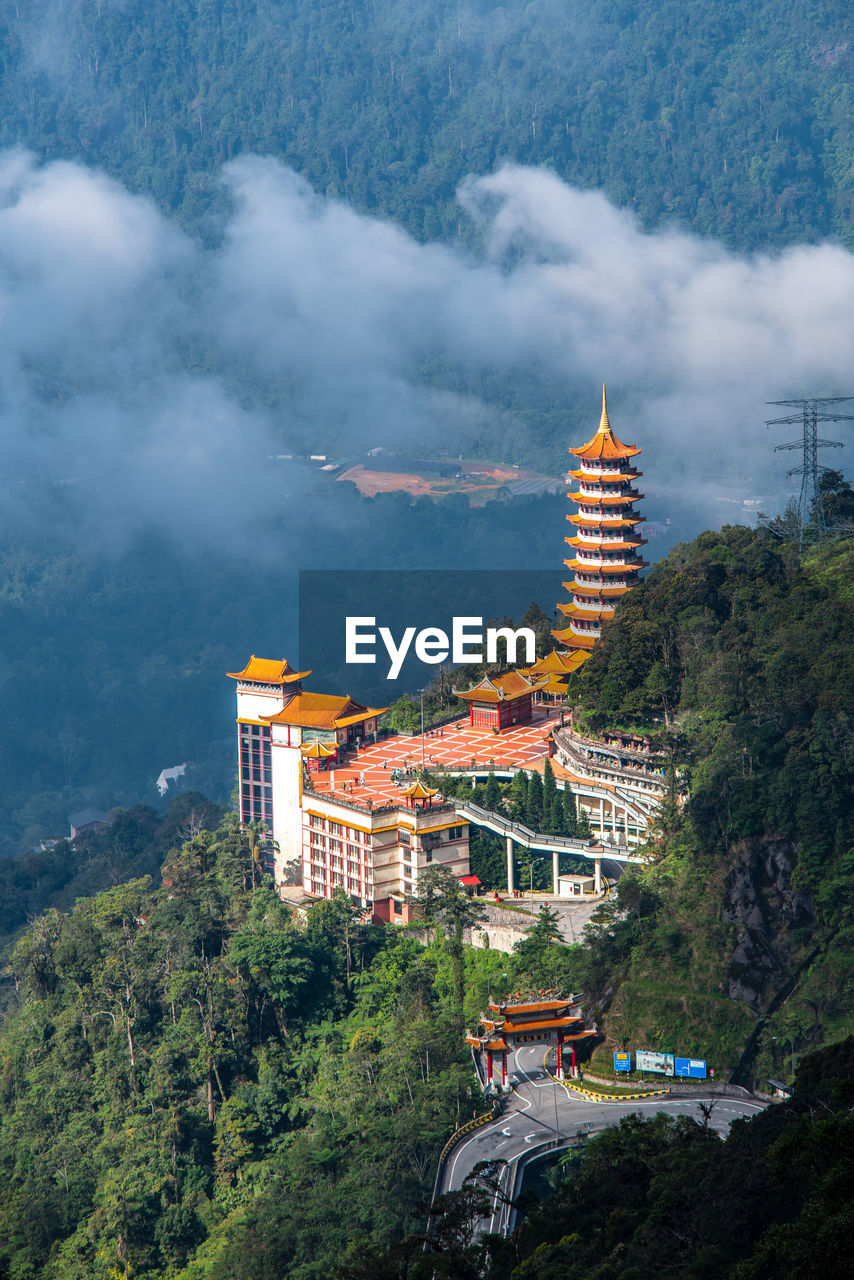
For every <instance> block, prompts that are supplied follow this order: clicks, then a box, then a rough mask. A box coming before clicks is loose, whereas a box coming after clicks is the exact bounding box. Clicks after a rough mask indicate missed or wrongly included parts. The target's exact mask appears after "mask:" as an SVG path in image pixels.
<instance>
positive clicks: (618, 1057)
mask: <svg viewBox="0 0 854 1280" xmlns="http://www.w3.org/2000/svg"><path fill="white" fill-rule="evenodd" d="M631 1069H632V1055H631V1054H630V1053H615V1054H614V1070H615V1071H631Z"/></svg>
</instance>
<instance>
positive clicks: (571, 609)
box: [552, 386, 646, 661]
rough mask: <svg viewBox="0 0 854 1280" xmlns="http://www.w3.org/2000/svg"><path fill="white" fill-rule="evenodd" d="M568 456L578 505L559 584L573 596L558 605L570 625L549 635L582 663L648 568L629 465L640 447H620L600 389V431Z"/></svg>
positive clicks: (636, 477)
mask: <svg viewBox="0 0 854 1280" xmlns="http://www.w3.org/2000/svg"><path fill="white" fill-rule="evenodd" d="M569 452H570V453H572V454H575V456H576V458H578V459H579V460H580V464H581V465H580V467H579V469H578V470H577V471H570V473H569V478H570V480H571V481H575V482H576V485H575V486H574V492H570V493H569V494H568V495H567V496H568V497H569V499H570V500H571V501H572V502H574V503H576V504H577V506H578V511H577V512H576V513H575V514H573V515H568V516H567V520H569V522H570V524H573V525H574V526H575V532H574V535H573V536H572V537H569V538H567V539H566V541H567V543H568V544H569V546H570V547H572V550H573V556H572V559H571V560H565V561H564V564H565V565H566V566H567V568H569V569H572V571H573V574H574V577H573V579H572V581H571V582H565V583H564V584H563V585H564V586H565V587H566V589H567V591H568V592H569V593H570V596H571V599H570V602H569V604H559V605H558V608H559V609H560V611H561V613H562V614H563V615H564V617H565V618H566V620H567V623H568V625H567V626H566V627H564V628H562V629H560V630H557V631H553V632H552V635H553V636H554V637H555V639H556V640H559V641H560V643H561V644H563V645H566V647H567V649H569V651H570V652H574V653H577V654H578V655H579V656H580V657H581V660H582V661H583V660H584V659H585V658H587V657H589V655H590V650H591V649H592V648H593V646H594V645H595V644H596V641H597V640H598V639H599V638H600V635H601V630H602V623H603V622H604V621H607V620H608V619H609V618H612V617H613V616H614V609H615V607H616V604H617V601H618V600H619V598H620V596H623V595H625V594H626V592H627V591H631V589H632V587H634V586H635V585H636V584H637V581H638V573H639V572H640V570H641V569H643V568H645V567H646V561H645V560H641V559H640V557H639V555H638V548H639V547H642V546H644V545H645V543H646V539H645V538H640V537H638V533H637V526H638V525H639V524H640V523H641V522H642V521H643V516H642V515H640V513H639V512H637V511H636V510H635V508H634V503H635V502H636V501H637V500H638V499H640V498H642V497H643V496H644V495H643V494H642V493H639V492H638V490H637V487H636V485H637V481H638V480H639V479H640V476H641V474H642V473H641V472H640V471H638V469H637V467H635V466H634V465H633V463H632V459H633V458H636V457H637V455H638V454H639V453H640V449H637V448H635V446H634V445H631V444H623V443H622V441H621V440H618V439H617V437H616V436H615V435H614V432H613V431H612V430H611V424H610V422H609V421H608V406H607V403H606V399H605V388H604V386H603V387H602V418H601V421H600V423H599V430H598V431H597V432H596V434H595V436H594V437H593V439H592V440H590V441H588V443H587V444H585V445H582V446H581V448H580V449H570V451H569ZM571 487H572V486H571ZM582 655H583V656H582Z"/></svg>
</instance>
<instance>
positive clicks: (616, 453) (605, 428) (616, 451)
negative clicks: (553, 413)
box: [569, 382, 641, 459]
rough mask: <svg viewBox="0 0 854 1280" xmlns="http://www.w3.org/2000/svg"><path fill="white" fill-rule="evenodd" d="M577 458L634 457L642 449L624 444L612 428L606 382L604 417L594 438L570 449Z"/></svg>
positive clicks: (603, 395)
mask: <svg viewBox="0 0 854 1280" xmlns="http://www.w3.org/2000/svg"><path fill="white" fill-rule="evenodd" d="M569 452H570V453H574V454H575V456H576V458H614V459H617V458H633V457H634V456H635V455H636V454H638V453H640V452H641V450H640V449H638V448H636V446H635V445H633V444H623V442H622V441H621V440H618V439H617V437H616V436H615V435H614V432H613V431H612V430H611V424H610V422H609V421H608V403H607V399H606V395H605V384H604V382H603V383H602V417H601V418H600V419H599V429H598V431H597V432H596V434H595V436H594V437H593V439H592V440H588V442H587V444H583V445H582V446H581V448H580V449H570V451H569Z"/></svg>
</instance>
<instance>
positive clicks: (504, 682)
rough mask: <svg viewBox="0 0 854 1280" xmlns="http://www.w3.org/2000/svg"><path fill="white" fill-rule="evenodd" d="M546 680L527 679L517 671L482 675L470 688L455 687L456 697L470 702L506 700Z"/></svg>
mask: <svg viewBox="0 0 854 1280" xmlns="http://www.w3.org/2000/svg"><path fill="white" fill-rule="evenodd" d="M545 682H546V680H545V677H543V679H541V680H540V679H534V680H529V679H528V677H527V676H524V675H522V672H521V670H519V671H507V672H505V673H504V675H502V676H494V677H493V678H492V679H490V678H489V676H484V677H483V679H482V680H479V681H478V682H477V684H473V685H472V687H471V688H470V689H455V690H454V693H455V694H456V695H457V697H458V698H466V699H468V700H469V701H470V702H508V701H512V699H514V698H521V697H523V696H524V694H526V693H532V692H533V691H534V690H535V689H539V688H540V686H541V685H544V684H545Z"/></svg>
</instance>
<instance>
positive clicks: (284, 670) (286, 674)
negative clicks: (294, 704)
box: [226, 653, 311, 684]
mask: <svg viewBox="0 0 854 1280" xmlns="http://www.w3.org/2000/svg"><path fill="white" fill-rule="evenodd" d="M226 675H227V676H228V677H229V678H230V679H231V680H257V681H258V683H259V684H293V683H294V681H295V680H303V679H304V678H305V677H306V676H310V675H311V672H310V671H294V669H293V667H292V666H291V665H290V663H289V662H288V660H287V658H256V657H255V654H254V653H253V654H252V657H251V658H250V659H249V661H248V662H247V664H246V666H245V667H244V668H243V670H242V671H227V672H226Z"/></svg>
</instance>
